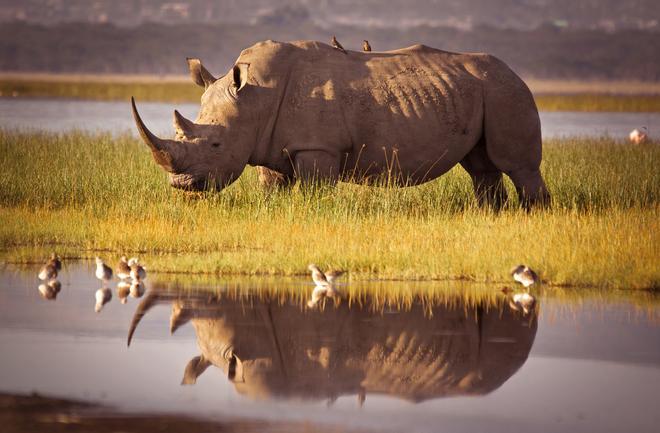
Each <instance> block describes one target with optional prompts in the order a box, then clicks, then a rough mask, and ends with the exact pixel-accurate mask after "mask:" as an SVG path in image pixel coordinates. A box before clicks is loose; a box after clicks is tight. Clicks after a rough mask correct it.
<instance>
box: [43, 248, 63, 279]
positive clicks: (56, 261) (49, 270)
mask: <svg viewBox="0 0 660 433" xmlns="http://www.w3.org/2000/svg"><path fill="white" fill-rule="evenodd" d="M60 269H62V262H61V261H60V258H59V256H58V255H57V254H55V253H52V254H51V255H50V259H48V261H47V262H46V264H45V265H44V266H43V267H42V268H41V270H39V279H40V280H42V281H46V280H51V279H53V278H57V273H58V272H59V271H60Z"/></svg>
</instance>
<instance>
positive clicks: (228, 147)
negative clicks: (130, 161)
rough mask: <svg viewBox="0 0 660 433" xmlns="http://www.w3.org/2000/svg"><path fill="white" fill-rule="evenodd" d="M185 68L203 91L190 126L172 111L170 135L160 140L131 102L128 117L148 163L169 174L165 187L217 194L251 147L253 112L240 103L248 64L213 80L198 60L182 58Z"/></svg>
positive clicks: (238, 171) (239, 170)
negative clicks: (146, 150) (146, 151)
mask: <svg viewBox="0 0 660 433" xmlns="http://www.w3.org/2000/svg"><path fill="white" fill-rule="evenodd" d="M188 66H189V69H190V74H191V76H192V78H193V81H194V82H195V83H196V84H198V85H200V86H202V87H204V88H205V91H204V94H203V95H202V105H201V109H200V112H199V115H198V116H197V119H196V120H195V121H194V122H193V121H191V120H188V119H186V118H185V117H183V116H182V115H181V114H180V113H179V112H178V111H176V110H175V111H174V130H175V136H174V138H173V139H162V138H159V137H157V136H156V135H154V134H153V133H152V132H151V131H149V129H147V127H146V126H145V124H144V122H143V121H142V119H141V118H140V115H139V114H138V111H137V108H136V106H135V100H134V99H133V98H131V104H132V107H133V117H134V119H135V123H136V125H137V128H138V131H139V133H140V136H141V137H142V139H143V140H144V142H145V143H146V144H147V146H149V148H150V149H151V152H152V154H153V157H154V159H155V160H156V162H157V163H158V164H159V165H160V166H161V167H162V168H163V169H164V170H165V171H167V172H168V173H169V182H170V185H172V186H173V187H175V188H180V189H185V190H192V191H201V190H204V189H217V190H220V189H222V188H224V187H225V186H227V185H229V184H231V183H232V182H233V181H234V180H236V179H237V178H238V177H239V176H240V174H241V173H242V172H243V169H244V168H245V166H246V165H247V163H248V160H249V158H250V155H251V153H252V150H253V149H254V147H255V145H256V128H254V127H253V126H254V123H255V122H254V119H253V117H254V116H253V111H254V110H250V104H249V101H247V100H246V99H249V98H248V96H249V93H250V89H249V88H250V87H251V86H250V85H248V82H247V79H248V68H249V65H248V64H247V63H238V64H236V65H234V67H233V68H232V70H231V71H230V73H228V74H226V75H225V76H223V77H220V78H217V79H216V78H214V77H213V75H211V73H210V72H208V71H207V70H206V68H204V66H202V64H201V63H200V61H199V60H198V59H188ZM252 87H253V86H252ZM251 125H252V126H251Z"/></svg>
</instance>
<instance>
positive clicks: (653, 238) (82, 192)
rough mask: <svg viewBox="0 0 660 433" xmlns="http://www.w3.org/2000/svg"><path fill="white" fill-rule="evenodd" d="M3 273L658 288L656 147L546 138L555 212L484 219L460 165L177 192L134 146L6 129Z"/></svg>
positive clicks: (509, 210) (659, 159) (133, 142)
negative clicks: (108, 266) (527, 279)
mask: <svg viewBox="0 0 660 433" xmlns="http://www.w3.org/2000/svg"><path fill="white" fill-rule="evenodd" d="M0 162H1V163H2V164H3V167H4V170H3V171H2V172H1V173H0V206H1V208H0V221H2V224H1V225H0V245H2V246H3V247H4V250H5V251H4V252H3V253H2V255H3V256H4V259H5V260H14V261H15V260H18V261H22V260H25V261H27V260H32V259H34V258H35V257H39V255H43V250H41V249H35V247H41V246H47V247H48V248H49V249H56V250H58V251H60V252H62V253H63V254H66V255H70V256H76V257H81V256H82V257H89V256H93V255H94V254H97V253H98V251H99V250H103V251H106V253H105V254H107V255H108V256H112V255H116V254H117V253H119V252H139V253H140V254H143V255H144V254H147V255H149V262H150V268H151V269H152V270H158V271H162V272H194V273H240V274H277V275H292V274H301V273H304V272H306V266H307V264H308V263H309V262H317V263H319V264H321V265H323V266H334V267H342V268H346V269H348V270H350V272H351V278H355V279H365V278H374V277H377V278H381V279H382V278H385V279H466V280H476V281H490V282H493V281H498V282H504V281H506V280H508V278H509V277H508V275H507V272H508V270H509V269H510V267H511V266H513V265H515V264H518V263H526V264H528V265H530V266H532V267H533V268H535V269H537V270H539V272H540V273H541V275H542V277H543V278H544V279H545V280H546V281H547V282H548V283H551V284H560V285H580V286H585V285H588V286H595V287H621V288H657V287H659V286H660V270H659V269H658V266H657V257H659V256H660V247H659V245H660V234H659V233H660V231H659V230H658V229H659V228H660V227H659V225H660V224H659V218H658V216H659V212H658V210H659V209H660V206H659V198H660V173H659V172H658V170H657V167H658V166H660V149H659V148H658V146H657V144H651V145H649V146H646V147H631V146H628V145H626V144H623V143H621V142H616V141H613V140H610V139H595V140H594V139H573V140H562V141H548V142H547V143H546V145H545V148H544V163H543V166H542V170H543V173H544V176H545V178H546V180H547V182H548V187H549V189H550V191H551V193H552V195H553V203H552V206H551V208H550V209H549V210H547V211H542V212H532V213H530V214H527V213H525V212H523V211H521V210H519V209H518V206H517V203H516V198H515V193H514V190H513V187H512V185H511V184H510V182H508V181H507V189H508V191H509V195H510V198H511V200H510V202H509V204H508V205H507V207H506V208H505V210H504V211H502V212H500V213H499V214H494V213H492V212H489V211H484V210H482V209H479V208H478V207H477V206H476V201H475V199H474V197H473V193H472V186H471V183H470V180H469V178H468V176H467V175H466V174H465V173H464V172H463V171H462V169H461V168H460V167H456V168H455V169H453V170H452V171H450V172H449V173H447V174H446V175H445V176H443V177H441V178H440V179H438V180H435V181H433V182H429V183H427V184H424V185H422V186H419V187H414V188H402V189H401V188H390V187H368V186H362V185H353V184H339V186H338V187H337V188H330V187H327V186H320V187H318V188H313V189H306V190H302V189H300V188H298V187H294V188H293V189H292V190H286V191H275V192H272V193H267V192H264V191H262V190H261V189H260V188H259V187H258V185H257V180H256V174H255V172H254V170H251V169H249V170H247V171H246V172H245V173H244V174H243V176H242V177H241V178H240V179H239V180H238V181H237V182H235V183H234V184H233V185H232V186H230V187H229V188H227V189H226V190H225V191H222V192H221V193H203V194H187V193H183V192H179V191H175V190H173V189H172V188H170V187H169V186H168V185H167V182H166V179H165V175H164V173H163V172H162V171H161V170H160V168H158V167H157V166H156V165H155V164H154V163H153V162H152V160H151V156H150V155H149V152H148V151H147V149H146V147H145V146H144V145H142V144H141V143H139V142H138V141H137V139H134V138H132V137H130V136H121V137H112V136H110V135H89V134H83V133H67V134H61V135H55V134H47V133H29V134H28V133H19V132H10V131H0Z"/></svg>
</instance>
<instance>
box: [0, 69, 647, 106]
mask: <svg viewBox="0 0 660 433" xmlns="http://www.w3.org/2000/svg"><path fill="white" fill-rule="evenodd" d="M534 83H536V82H534ZM569 84H570V85H569ZM535 86H537V87H538V88H539V91H538V92H535V99H536V103H537V105H538V107H539V110H542V111H621V112H660V93H658V92H657V91H656V90H657V89H656V87H655V86H650V89H649V93H643V94H637V93H630V92H632V91H635V92H637V91H643V88H642V87H641V86H640V85H639V83H630V84H629V85H628V86H626V85H625V83H615V84H613V87H612V89H610V88H608V87H607V85H606V84H605V83H601V84H600V86H603V87H599V86H596V87H594V86H592V85H588V83H584V84H583V86H582V87H580V86H579V85H578V84H576V83H572V82H569V83H567V85H566V86H560V85H559V84H548V85H541V84H535ZM532 88H534V86H532ZM552 89H557V90H556V91H553V90H552ZM580 89H583V90H582V91H579V90H580ZM626 89H628V90H630V91H626ZM610 91H611V92H613V93H608V92H610ZM201 94H202V90H201V89H200V88H199V87H197V86H195V85H194V84H192V82H190V81H189V80H182V79H180V78H178V79H174V78H171V77H169V78H165V79H162V80H157V79H152V80H148V79H146V78H145V77H142V78H140V77H133V78H132V79H130V78H121V77H118V76H113V77H110V78H108V80H107V81H104V80H102V79H99V78H98V77H97V78H95V79H93V78H92V77H75V76H64V77H60V78H57V77H55V78H52V77H51V78H48V77H45V76H41V75H38V76H35V77H34V78H32V79H30V78H29V77H28V78H20V77H14V76H4V77H3V76H0V96H10V97H11V96H14V97H19V96H20V97H53V98H75V99H89V100H108V101H126V100H128V99H130V97H131V96H135V97H136V98H137V99H138V100H139V101H161V102H172V103H174V102H199V99H200V96H201Z"/></svg>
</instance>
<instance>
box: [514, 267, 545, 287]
mask: <svg viewBox="0 0 660 433" xmlns="http://www.w3.org/2000/svg"><path fill="white" fill-rule="evenodd" d="M511 276H512V277H513V279H514V280H515V281H517V282H519V283H520V284H522V285H523V286H525V288H528V287H529V286H531V285H534V284H536V283H538V281H539V277H538V275H536V272H534V271H533V270H531V269H530V268H529V267H528V266H525V265H518V266H516V267H514V268H513V269H511Z"/></svg>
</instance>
